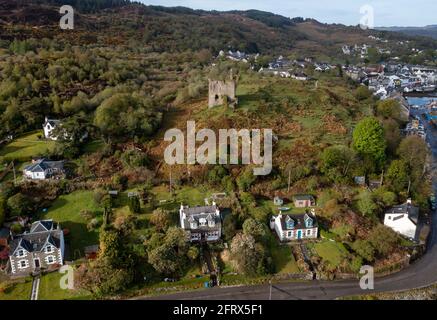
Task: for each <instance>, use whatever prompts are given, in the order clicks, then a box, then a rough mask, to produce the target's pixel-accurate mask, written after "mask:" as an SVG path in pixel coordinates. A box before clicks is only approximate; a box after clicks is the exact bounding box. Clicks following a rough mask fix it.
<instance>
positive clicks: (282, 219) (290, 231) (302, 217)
mask: <svg viewBox="0 0 437 320" xmlns="http://www.w3.org/2000/svg"><path fill="white" fill-rule="evenodd" d="M270 228H271V229H272V230H274V231H275V232H276V234H277V235H278V238H279V240H281V241H293V240H302V239H316V238H317V236H318V231H319V228H318V225H317V219H316V216H315V214H314V211H312V213H310V214H308V213H305V214H289V215H287V214H284V215H283V214H282V213H280V214H279V215H277V216H273V217H272V218H271V220H270Z"/></svg>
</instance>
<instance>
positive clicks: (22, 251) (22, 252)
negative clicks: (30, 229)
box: [17, 249, 25, 258]
mask: <svg viewBox="0 0 437 320" xmlns="http://www.w3.org/2000/svg"><path fill="white" fill-rule="evenodd" d="M24 256H25V253H24V250H23V249H20V250H18V251H17V257H18V258H21V257H24Z"/></svg>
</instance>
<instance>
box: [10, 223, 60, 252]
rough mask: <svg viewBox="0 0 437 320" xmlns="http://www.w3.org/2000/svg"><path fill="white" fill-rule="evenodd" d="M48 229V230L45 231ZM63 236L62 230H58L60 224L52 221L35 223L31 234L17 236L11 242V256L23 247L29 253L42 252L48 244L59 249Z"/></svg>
mask: <svg viewBox="0 0 437 320" xmlns="http://www.w3.org/2000/svg"><path fill="white" fill-rule="evenodd" d="M46 227H47V228H48V229H45V228H46ZM44 229H45V230H44ZM61 235H62V230H61V229H60V228H58V224H56V223H54V222H53V221H52V220H43V221H37V222H34V223H33V224H32V227H31V230H30V232H28V233H23V234H20V235H17V236H15V237H14V239H13V240H12V241H11V243H10V255H13V254H14V253H15V250H16V249H17V248H19V247H22V248H23V249H25V250H27V251H28V252H35V251H41V250H42V249H43V248H44V247H45V245H46V243H50V244H51V245H53V246H54V247H56V248H58V249H59V248H60V245H61V240H60V239H61Z"/></svg>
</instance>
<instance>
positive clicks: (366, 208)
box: [357, 191, 378, 217]
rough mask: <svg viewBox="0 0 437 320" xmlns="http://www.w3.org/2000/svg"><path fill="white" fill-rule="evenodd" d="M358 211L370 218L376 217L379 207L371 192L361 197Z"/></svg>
mask: <svg viewBox="0 0 437 320" xmlns="http://www.w3.org/2000/svg"><path fill="white" fill-rule="evenodd" d="M357 206H358V210H360V212H361V213H362V214H363V215H365V216H369V217H374V216H376V211H377V210H378V206H377V205H376V204H375V201H373V198H372V194H371V193H370V192H367V191H366V192H365V193H363V194H362V195H361V197H360V199H359V200H358V202H357Z"/></svg>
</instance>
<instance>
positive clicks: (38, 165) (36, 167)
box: [24, 159, 64, 172]
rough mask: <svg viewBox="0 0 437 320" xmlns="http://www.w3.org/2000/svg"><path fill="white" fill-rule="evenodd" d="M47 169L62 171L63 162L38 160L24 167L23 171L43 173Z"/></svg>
mask: <svg viewBox="0 0 437 320" xmlns="http://www.w3.org/2000/svg"><path fill="white" fill-rule="evenodd" d="M47 169H55V170H63V169H64V161H50V160H46V159H40V160H38V161H36V162H35V163H32V164H31V165H28V166H26V167H24V170H26V171H31V172H44V171H45V170H47Z"/></svg>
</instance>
